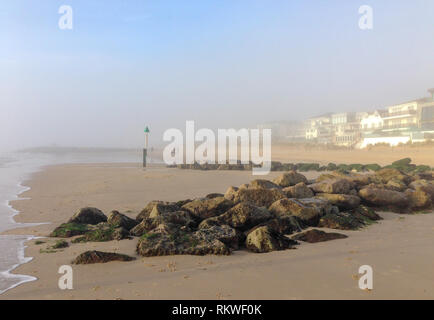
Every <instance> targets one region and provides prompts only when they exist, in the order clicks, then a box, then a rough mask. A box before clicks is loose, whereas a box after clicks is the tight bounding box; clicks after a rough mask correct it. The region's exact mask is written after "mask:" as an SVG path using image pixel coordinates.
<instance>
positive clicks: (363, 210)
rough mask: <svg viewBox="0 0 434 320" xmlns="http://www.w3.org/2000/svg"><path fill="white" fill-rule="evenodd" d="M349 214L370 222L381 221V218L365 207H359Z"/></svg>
mask: <svg viewBox="0 0 434 320" xmlns="http://www.w3.org/2000/svg"><path fill="white" fill-rule="evenodd" d="M350 213H351V214H352V215H353V216H354V215H356V216H363V217H365V218H367V219H369V220H371V221H377V220H383V218H381V217H380V216H379V215H378V214H377V213H376V212H375V210H374V209H372V208H369V207H367V206H364V205H360V206H358V207H357V208H355V209H353V210H352V211H350Z"/></svg>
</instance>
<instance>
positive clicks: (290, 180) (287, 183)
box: [273, 171, 307, 188]
mask: <svg viewBox="0 0 434 320" xmlns="http://www.w3.org/2000/svg"><path fill="white" fill-rule="evenodd" d="M273 182H274V183H275V184H277V185H278V186H280V187H282V188H286V187H291V186H295V185H296V184H298V183H300V182H304V183H306V184H307V178H306V177H305V176H304V175H302V174H300V173H298V172H296V171H291V172H286V173H284V174H282V175H281V176H279V177H277V178H276V179H274V180H273Z"/></svg>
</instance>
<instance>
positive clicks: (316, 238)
mask: <svg viewBox="0 0 434 320" xmlns="http://www.w3.org/2000/svg"><path fill="white" fill-rule="evenodd" d="M345 238H348V236H346V235H344V234H341V233H333V232H332V233H330V232H324V231H321V230H318V229H312V230H309V231H305V232H303V233H300V234H297V235H295V236H293V237H291V239H293V240H299V241H304V242H309V243H317V242H324V241H330V240H336V239H345Z"/></svg>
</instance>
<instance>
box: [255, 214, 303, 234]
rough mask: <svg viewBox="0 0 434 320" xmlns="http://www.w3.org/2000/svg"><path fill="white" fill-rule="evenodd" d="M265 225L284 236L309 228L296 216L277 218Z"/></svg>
mask: <svg viewBox="0 0 434 320" xmlns="http://www.w3.org/2000/svg"><path fill="white" fill-rule="evenodd" d="M263 225H265V226H268V227H269V228H271V229H272V230H274V231H276V232H277V233H282V234H292V233H294V232H300V231H302V230H303V229H305V228H306V227H307V225H306V224H305V223H304V222H303V221H301V219H299V218H298V217H296V216H279V217H275V218H274V219H271V220H268V221H267V222H265V223H264V224H263Z"/></svg>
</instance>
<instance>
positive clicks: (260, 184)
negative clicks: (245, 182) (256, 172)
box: [249, 179, 280, 189]
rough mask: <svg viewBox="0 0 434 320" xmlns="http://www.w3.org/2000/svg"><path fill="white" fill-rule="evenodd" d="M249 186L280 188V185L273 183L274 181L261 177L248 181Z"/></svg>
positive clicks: (254, 187) (255, 187) (253, 187)
mask: <svg viewBox="0 0 434 320" xmlns="http://www.w3.org/2000/svg"><path fill="white" fill-rule="evenodd" d="M249 188H251V189H280V187H279V186H278V185H277V184H275V183H274V182H271V181H268V180H263V179H256V180H253V181H252V182H250V184H249Z"/></svg>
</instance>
